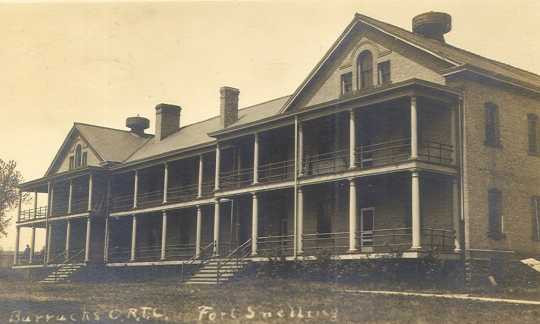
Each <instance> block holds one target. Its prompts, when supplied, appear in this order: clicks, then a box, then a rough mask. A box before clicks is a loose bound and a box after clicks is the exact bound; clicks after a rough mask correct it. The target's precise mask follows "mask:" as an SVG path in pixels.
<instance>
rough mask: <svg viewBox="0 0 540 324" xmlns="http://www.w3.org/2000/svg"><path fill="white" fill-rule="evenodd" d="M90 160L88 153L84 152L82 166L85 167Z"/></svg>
mask: <svg viewBox="0 0 540 324" xmlns="http://www.w3.org/2000/svg"><path fill="white" fill-rule="evenodd" d="M87 159H88V154H87V153H86V152H83V154H82V163H81V166H83V167H85V166H86V163H87Z"/></svg>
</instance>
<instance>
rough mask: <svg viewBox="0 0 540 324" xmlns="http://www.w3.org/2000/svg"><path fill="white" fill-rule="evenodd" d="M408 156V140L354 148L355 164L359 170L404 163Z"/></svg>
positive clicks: (409, 144) (409, 146)
mask: <svg viewBox="0 0 540 324" xmlns="http://www.w3.org/2000/svg"><path fill="white" fill-rule="evenodd" d="M410 156H411V139H410V138H401V139H397V140H392V141H387V142H381V143H376V144H369V145H360V146H357V147H356V164H357V166H359V167H361V168H369V167H373V166H378V165H384V164H390V163H395V162H400V161H406V160H408V159H409V158H410Z"/></svg>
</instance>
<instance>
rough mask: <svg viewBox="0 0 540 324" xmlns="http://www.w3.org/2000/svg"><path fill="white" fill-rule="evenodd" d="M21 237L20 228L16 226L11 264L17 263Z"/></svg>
mask: <svg viewBox="0 0 540 324" xmlns="http://www.w3.org/2000/svg"><path fill="white" fill-rule="evenodd" d="M20 237H21V228H20V227H19V226H17V228H16V232H15V254H14V255H13V264H18V263H19V239H20Z"/></svg>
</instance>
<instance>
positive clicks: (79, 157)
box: [75, 144, 82, 168]
mask: <svg viewBox="0 0 540 324" xmlns="http://www.w3.org/2000/svg"><path fill="white" fill-rule="evenodd" d="M81 164H82V147H81V144H78V145H77V147H75V168H79V167H81Z"/></svg>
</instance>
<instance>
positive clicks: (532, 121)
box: [527, 114, 540, 154]
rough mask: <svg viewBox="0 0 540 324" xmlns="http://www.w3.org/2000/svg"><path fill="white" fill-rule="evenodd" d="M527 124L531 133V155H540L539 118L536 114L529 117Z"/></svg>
mask: <svg viewBox="0 0 540 324" xmlns="http://www.w3.org/2000/svg"><path fill="white" fill-rule="evenodd" d="M527 124H528V132H529V153H531V154H539V153H540V147H539V146H540V145H539V143H538V137H539V136H538V116H537V115H535V114H529V115H527Z"/></svg>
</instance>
